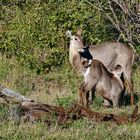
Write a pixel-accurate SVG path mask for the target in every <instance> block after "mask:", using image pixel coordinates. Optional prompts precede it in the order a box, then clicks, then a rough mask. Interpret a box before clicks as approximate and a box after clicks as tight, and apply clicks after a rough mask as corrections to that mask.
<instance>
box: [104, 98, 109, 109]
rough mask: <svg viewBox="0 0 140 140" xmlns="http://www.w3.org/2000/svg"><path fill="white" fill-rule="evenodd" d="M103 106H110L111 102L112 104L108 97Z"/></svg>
mask: <svg viewBox="0 0 140 140" xmlns="http://www.w3.org/2000/svg"><path fill="white" fill-rule="evenodd" d="M103 106H105V107H110V106H111V104H110V102H109V101H108V100H107V99H105V98H104V102H103Z"/></svg>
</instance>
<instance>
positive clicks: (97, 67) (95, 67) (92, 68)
mask: <svg viewBox="0 0 140 140" xmlns="http://www.w3.org/2000/svg"><path fill="white" fill-rule="evenodd" d="M80 55H81V53H80ZM82 56H83V54H82V55H81V61H82V60H83V62H85V63H86V62H88V63H87V64H88V65H85V63H83V72H84V73H83V75H84V82H83V83H82V84H81V86H80V89H79V90H80V104H82V105H84V106H85V107H88V106H89V101H88V100H89V91H92V92H95V91H98V93H99V94H100V95H101V96H103V98H104V104H105V105H106V106H110V103H111V102H112V104H113V107H117V106H119V105H121V97H122V95H123V92H124V85H123V82H122V80H121V79H120V77H119V76H118V75H117V74H113V73H110V72H109V71H108V70H107V68H106V67H105V66H104V65H103V63H102V62H100V61H99V60H93V59H92V61H91V60H90V61H91V62H90V65H89V60H86V61H85V59H83V57H82Z"/></svg>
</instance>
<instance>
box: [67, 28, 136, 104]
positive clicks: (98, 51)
mask: <svg viewBox="0 0 140 140" xmlns="http://www.w3.org/2000/svg"><path fill="white" fill-rule="evenodd" d="M66 35H67V36H68V37H69V38H70V45H69V61H70V63H71V65H72V66H73V67H74V69H76V71H78V72H79V71H80V72H82V65H81V62H80V54H79V51H80V50H81V48H83V47H84V45H83V41H82V37H81V30H80V29H79V30H77V34H76V35H72V34H71V32H70V31H67V32H66ZM89 51H90V53H91V54H92V55H93V56H94V59H97V60H99V61H101V62H102V63H103V65H104V66H105V67H106V68H107V69H108V71H111V70H112V69H114V68H116V67H117V66H118V65H119V66H121V68H122V71H123V76H124V79H125V83H126V88H127V90H128V92H129V93H131V104H134V96H133V85H132V80H131V72H132V69H131V66H132V63H133V59H134V53H133V51H132V50H131V49H130V48H129V47H128V46H126V45H124V44H122V43H120V42H105V43H102V44H98V45H92V46H90V47H89Z"/></svg>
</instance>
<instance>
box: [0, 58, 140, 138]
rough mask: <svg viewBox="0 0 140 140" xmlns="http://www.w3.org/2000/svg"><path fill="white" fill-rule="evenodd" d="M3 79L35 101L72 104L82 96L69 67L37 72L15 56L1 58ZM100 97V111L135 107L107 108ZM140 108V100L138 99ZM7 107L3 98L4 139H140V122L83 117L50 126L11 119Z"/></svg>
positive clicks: (139, 81) (139, 74) (139, 83)
mask: <svg viewBox="0 0 140 140" xmlns="http://www.w3.org/2000/svg"><path fill="white" fill-rule="evenodd" d="M0 67H1V69H0V76H1V78H0V82H1V83H2V85H3V86H6V87H9V88H11V89H14V90H16V91H19V92H20V93H22V94H24V95H26V96H29V97H30V98H32V99H34V100H35V101H38V102H42V103H49V104H55V105H63V106H69V105H70V104H71V103H72V102H74V101H75V100H77V99H78V94H77V93H78V86H79V84H80V80H78V79H77V78H76V77H75V75H74V73H73V72H72V71H71V70H70V68H69V67H68V68H67V69H62V70H60V71H59V73H58V72H57V71H54V72H51V73H46V74H44V75H36V74H35V73H34V72H32V71H31V70H29V69H26V68H24V67H22V66H20V65H19V64H18V62H16V61H15V60H14V59H11V60H2V59H0ZM133 80H134V87H135V92H136V93H137V97H140V69H139V68H137V69H136V70H135V72H134V74H133ZM101 104H102V99H101V97H100V96H97V97H96V100H95V102H94V104H93V106H92V109H93V110H95V111H99V112H106V113H115V114H121V115H128V114H131V112H132V110H133V109H134V106H123V107H121V108H104V107H102V106H101ZM137 105H138V106H139V107H140V101H138V100H137ZM8 114H9V112H7V108H6V107H4V106H2V101H0V116H1V117H0V139H2V140H9V139H10V140H25V139H29V140H33V139H36V140H46V139H48V140H49V139H61V140H63V139H64V140H65V139H73V140H75V139H79V140H84V139H86V140H88V139H89V140H90V139H94V140H101V139H105V140H112V139H113V140H118V139H122V140H126V139H127V140H131V139H133V140H134V139H135V140H138V139H139V138H140V133H139V131H140V126H139V122H140V121H139V122H138V123H134V124H127V125H116V124H113V123H110V122H104V123H96V122H93V121H91V120H87V119H83V120H79V121H76V122H74V123H71V124H69V125H66V126H65V125H64V126H58V125H57V124H56V123H54V124H53V125H52V126H51V127H50V128H48V127H46V126H45V125H44V124H42V123H35V124H32V123H24V122H22V121H21V122H20V123H16V122H15V121H14V120H9V118H8Z"/></svg>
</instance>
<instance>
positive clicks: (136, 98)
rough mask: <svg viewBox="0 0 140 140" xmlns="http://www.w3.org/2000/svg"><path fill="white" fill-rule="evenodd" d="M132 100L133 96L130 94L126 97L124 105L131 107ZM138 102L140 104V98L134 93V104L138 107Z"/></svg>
mask: <svg viewBox="0 0 140 140" xmlns="http://www.w3.org/2000/svg"><path fill="white" fill-rule="evenodd" d="M130 100H131V95H130V94H127V95H125V96H124V105H125V106H128V105H131V103H130ZM138 102H139V96H138V94H137V93H134V104H135V105H136V104H137V103H138Z"/></svg>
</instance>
